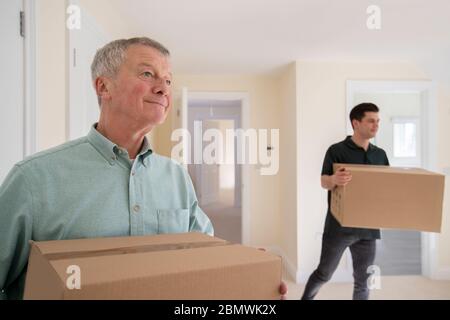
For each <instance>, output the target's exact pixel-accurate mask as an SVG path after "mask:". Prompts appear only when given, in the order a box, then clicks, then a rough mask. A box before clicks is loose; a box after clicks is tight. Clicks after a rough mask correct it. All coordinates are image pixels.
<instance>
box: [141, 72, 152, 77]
mask: <svg viewBox="0 0 450 320" xmlns="http://www.w3.org/2000/svg"><path fill="white" fill-rule="evenodd" d="M142 75H143V76H144V77H145V78H151V77H153V73H151V72H150V71H145V72H143V73H142Z"/></svg>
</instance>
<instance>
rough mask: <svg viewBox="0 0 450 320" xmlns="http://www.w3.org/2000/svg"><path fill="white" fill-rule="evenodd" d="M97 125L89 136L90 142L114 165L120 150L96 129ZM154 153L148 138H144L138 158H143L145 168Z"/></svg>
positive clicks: (92, 128) (90, 131)
mask: <svg viewBox="0 0 450 320" xmlns="http://www.w3.org/2000/svg"><path fill="white" fill-rule="evenodd" d="M96 127H97V123H95V124H94V125H93V126H92V127H91V129H90V130H89V133H88V135H87V139H88V141H89V142H90V143H91V144H92V146H93V147H94V148H95V149H96V150H97V151H98V152H99V153H100V154H101V155H102V156H103V157H104V158H105V159H106V161H108V162H109V163H113V162H114V161H116V160H117V154H116V153H117V152H118V150H119V149H120V148H119V146H118V145H117V144H115V143H114V142H112V141H111V140H109V139H108V138H106V137H105V136H103V135H102V134H101V133H100V132H98V131H97V129H96ZM152 153H153V150H152V149H151V146H150V143H149V141H148V139H147V137H144V141H143V143H142V148H141V150H140V151H139V153H138V155H137V157H136V158H141V159H142V163H143V164H144V166H147V164H148V161H149V160H148V156H149V155H151V154H152Z"/></svg>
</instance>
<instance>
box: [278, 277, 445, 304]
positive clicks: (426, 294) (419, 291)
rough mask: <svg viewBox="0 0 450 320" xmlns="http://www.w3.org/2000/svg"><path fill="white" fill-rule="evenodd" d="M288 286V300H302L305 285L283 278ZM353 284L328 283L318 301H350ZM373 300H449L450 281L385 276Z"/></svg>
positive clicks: (319, 294) (372, 294) (372, 293)
mask: <svg viewBox="0 0 450 320" xmlns="http://www.w3.org/2000/svg"><path fill="white" fill-rule="evenodd" d="M283 278H284V279H283V280H284V281H285V283H286V284H287V286H288V294H287V296H286V297H287V299H288V300H297V299H300V297H301V295H302V293H303V289H304V284H296V283H295V282H294V281H293V280H292V278H290V277H289V276H284V277H283ZM352 288H353V284H351V283H327V284H325V285H324V286H323V287H322V289H321V290H320V292H319V293H318V295H317V297H316V299H317V300H349V299H351V297H352ZM370 299H371V300H429V299H433V300H449V299H450V281H440V280H439V281H438V280H430V279H428V278H425V277H423V276H410V275H408V276H383V277H381V288H380V289H374V290H372V291H371V295H370Z"/></svg>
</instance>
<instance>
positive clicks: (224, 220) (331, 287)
mask: <svg viewBox="0 0 450 320" xmlns="http://www.w3.org/2000/svg"><path fill="white" fill-rule="evenodd" d="M233 197H234V194H233V190H232V189H230V190H221V193H220V197H219V198H220V200H219V201H218V202H215V203H212V204H210V205H207V206H204V207H202V209H203V210H204V211H205V212H206V214H207V215H208V216H209V218H210V219H211V222H212V223H213V225H214V229H215V235H216V236H218V237H220V238H223V239H226V240H228V241H231V242H234V243H240V242H241V208H236V207H233V201H234V198H233ZM412 236H414V235H412ZM390 238H392V239H394V240H395V241H391V242H392V244H394V246H395V247H397V242H398V241H397V240H398V239H397V238H398V237H397V235H395V236H394V235H393V236H392V237H390ZM402 238H403V237H402ZM392 239H391V240H392ZM396 239H397V240H396ZM409 240H410V243H411V239H409ZM394 246H392V247H394ZM389 247H391V246H389ZM414 251H417V250H414ZM397 252H398V251H397ZM391 253H392V252H391V250H389V251H388V250H386V249H385V250H384V252H383V254H385V255H389V256H392V254H391ZM391 258H392V257H391ZM388 260H389V259H388ZM402 261H403V263H404V262H405V259H402ZM414 262H416V261H414ZM391 267H392V270H394V269H395V267H396V266H395V265H392V266H391ZM394 271H395V270H394ZM403 271H404V270H403ZM414 272H416V273H417V270H414ZM419 272H420V271H419ZM283 281H284V282H285V283H286V284H287V286H288V294H287V299H288V300H297V299H299V298H300V297H301V295H302V293H303V289H304V284H296V283H295V282H294V281H293V279H292V278H291V277H290V276H288V275H287V274H286V273H285V275H284V276H283ZM352 288H353V284H352V283H327V284H325V285H324V286H323V287H322V289H321V290H320V292H319V294H318V295H317V297H316V299H317V300H349V299H351V297H352ZM370 298H371V299H372V300H400V299H405V300H427V299H446V300H447V299H448V300H450V281H437V280H430V279H428V278H426V277H423V276H420V275H403V276H399V275H388V276H382V277H381V288H380V289H374V290H372V292H371V296H370Z"/></svg>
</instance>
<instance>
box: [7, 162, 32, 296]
mask: <svg viewBox="0 0 450 320" xmlns="http://www.w3.org/2000/svg"><path fill="white" fill-rule="evenodd" d="M32 201H33V199H32V194H31V189H30V185H29V184H28V183H27V179H26V176H25V174H24V173H23V172H22V168H21V167H19V166H15V167H14V168H13V169H12V170H11V171H10V173H9V174H8V176H7V177H6V179H5V181H4V182H3V184H2V185H1V186H0V299H8V288H9V287H10V285H11V284H12V283H14V282H15V281H18V280H19V276H21V274H23V271H24V269H25V267H26V265H27V262H28V255H29V240H31V236H32V208H33V203H32Z"/></svg>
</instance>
